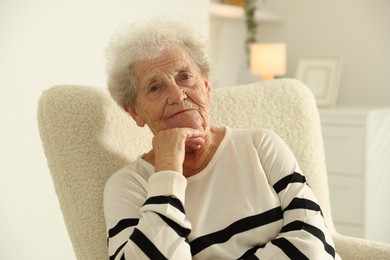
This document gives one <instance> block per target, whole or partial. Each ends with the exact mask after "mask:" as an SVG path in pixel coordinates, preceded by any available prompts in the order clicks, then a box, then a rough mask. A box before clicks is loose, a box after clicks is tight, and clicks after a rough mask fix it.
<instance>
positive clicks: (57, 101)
mask: <svg viewBox="0 0 390 260" xmlns="http://www.w3.org/2000/svg"><path fill="white" fill-rule="evenodd" d="M210 112H211V123H212V125H219V126H223V125H228V126H230V127H232V128H259V127H265V128H270V129H272V130H274V131H275V132H277V133H278V134H279V135H280V136H281V137H282V138H283V139H284V140H285V141H286V143H287V144H288V145H289V146H290V148H291V150H292V151H293V153H294V154H295V156H296V158H297V159H298V162H299V164H300V166H301V168H302V171H303V173H304V174H305V175H306V177H307V179H308V182H309V184H310V186H311V187H312V189H313V190H314V192H315V193H316V195H317V197H318V199H319V201H320V204H321V207H322V210H323V213H324V216H325V218H326V221H327V224H328V226H329V228H330V229H331V230H332V231H334V227H333V223H332V219H331V215H330V206H329V194H328V182H327V176H326V167H325V159H324V149H323V143H322V134H321V127H320V121H319V115H318V110H317V107H316V103H315V100H314V97H313V95H312V94H311V92H310V90H309V89H308V88H307V87H306V86H304V85H303V84H302V83H301V82H299V81H296V80H291V79H278V80H273V81H267V82H261V83H260V82H259V83H254V84H249V85H242V86H234V87H227V88H220V89H215V90H212V101H211V105H210ZM38 124H39V130H40V135H41V139H42V143H43V147H44V151H45V154H46V158H47V162H48V166H49V170H50V173H51V175H52V179H53V183H54V186H55V190H56V193H57V196H58V199H59V203H60V207H61V210H62V213H63V216H64V220H65V224H66V226H67V229H68V233H69V236H70V238H71V241H72V244H73V248H74V250H75V253H76V256H77V258H78V259H93V260H95V259H106V258H107V257H108V256H107V249H106V231H105V222H104V217H103V208H102V197H103V188H104V185H105V182H106V180H107V179H108V178H109V176H110V175H111V174H113V173H114V172H115V171H116V170H118V169H120V168H122V167H123V166H124V165H126V164H127V163H129V162H131V161H132V160H134V159H136V157H137V156H138V155H140V154H142V153H144V152H146V151H148V150H149V149H150V148H151V138H152V134H151V133H150V131H149V130H148V129H147V128H139V127H137V126H136V124H135V123H134V122H133V120H132V119H131V118H130V117H129V116H128V115H127V114H126V113H125V112H124V111H123V110H122V109H121V108H119V107H118V106H117V104H116V103H115V102H114V101H113V100H112V99H111V97H110V96H109V94H108V92H107V91H106V90H105V89H102V88H96V87H86V86H70V85H67V86H66V85H64V86H56V87H52V88H50V89H48V90H46V91H45V92H44V93H43V94H42V96H41V98H40V100H39V106H38Z"/></svg>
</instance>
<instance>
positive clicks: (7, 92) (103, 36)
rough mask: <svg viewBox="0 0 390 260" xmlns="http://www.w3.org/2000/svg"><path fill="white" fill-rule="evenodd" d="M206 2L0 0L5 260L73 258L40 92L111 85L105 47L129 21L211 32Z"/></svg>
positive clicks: (0, 254)
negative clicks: (43, 130) (45, 143)
mask: <svg viewBox="0 0 390 260" xmlns="http://www.w3.org/2000/svg"><path fill="white" fill-rule="evenodd" d="M207 3H208V1H207V0H202V1H199V0H184V1H183V0H164V1H160V0H144V1H134V0H127V1H124V0H111V1H108V0H106V1H96V0H95V1H92V0H83V1H78V0H67V1H62V0H34V1H29V0H2V1H0V57H1V58H0V88H1V94H0V107H1V109H0V118H1V128H0V132H1V134H0V158H1V159H0V160H1V163H0V212H1V213H0V230H1V236H0V259H40V260H41V259H64V260H65V259H66V260H69V259H74V258H75V257H74V253H73V249H72V247H71V244H70V241H69V239H68V236H67V233H66V229H65V226H64V223H63V219H62V215H61V212H60V209H59V205H58V202H57V198H56V195H55V192H54V189H53V184H52V182H51V177H50V174H49V171H48V168H47V164H46V159H45V157H44V154H43V150H42V146H41V143H40V138H39V134H38V129H37V122H36V111H37V102H38V99H39V96H40V94H41V92H42V91H43V90H44V89H47V88H48V87H50V86H52V85H55V84H64V83H65V84H87V85H96V86H101V87H104V86H105V73H104V55H103V49H104V46H105V45H106V42H107V40H108V38H109V36H110V35H111V33H112V32H113V30H115V28H117V27H118V26H119V25H120V24H121V23H123V22H125V21H133V20H138V19H144V18H145V17H149V16H151V15H161V14H168V15H174V16H177V17H181V18H183V19H184V20H187V21H188V22H189V23H190V24H193V25H194V26H195V27H196V28H197V29H198V30H199V31H200V32H202V33H204V34H205V35H206V34H207V33H208V13H207Z"/></svg>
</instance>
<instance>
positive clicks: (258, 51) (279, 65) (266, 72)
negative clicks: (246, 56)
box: [250, 43, 287, 80]
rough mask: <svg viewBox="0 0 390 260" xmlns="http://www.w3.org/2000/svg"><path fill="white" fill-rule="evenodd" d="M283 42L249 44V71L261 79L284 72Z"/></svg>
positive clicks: (284, 50) (284, 48) (267, 78)
mask: <svg viewBox="0 0 390 260" xmlns="http://www.w3.org/2000/svg"><path fill="white" fill-rule="evenodd" d="M286 49H287V48H286V44H285V43H254V44H251V46H250V66H251V72H252V74H255V75H260V76H261V79H262V80H270V79H274V77H275V76H282V75H284V74H286V52H287V51H286Z"/></svg>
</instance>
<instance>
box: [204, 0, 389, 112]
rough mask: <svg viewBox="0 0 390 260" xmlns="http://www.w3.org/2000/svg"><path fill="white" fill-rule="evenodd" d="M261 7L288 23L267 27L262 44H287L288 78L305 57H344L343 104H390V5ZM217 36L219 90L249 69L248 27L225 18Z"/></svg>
mask: <svg viewBox="0 0 390 260" xmlns="http://www.w3.org/2000/svg"><path fill="white" fill-rule="evenodd" d="M258 2H259V5H260V7H261V8H263V9H265V10H270V11H275V12H277V13H279V14H280V15H281V16H282V18H283V19H284V21H283V22H281V23H266V22H262V23H261V24H260V28H259V35H258V40H259V41H261V42H278V41H283V42H286V43H287V51H288V67H287V75H286V76H288V77H294V75H295V70H296V65H297V63H298V60H299V59H300V58H303V57H324V56H336V55H340V56H342V57H343V59H344V66H343V71H342V77H341V83H340V90H339V98H338V105H381V106H389V105H390V76H389V74H390V47H389V46H390V33H389V26H390V15H389V13H390V1H388V0H370V1H367V0H343V1H339V0H328V1H320V0H314V1H313V0H295V1H290V0H268V1H263V0H259V1H258ZM221 22H222V24H221ZM216 34H217V35H218V37H215V40H213V45H214V49H215V50H218V57H217V58H216V60H217V62H216V65H217V68H216V77H217V79H216V82H217V83H218V86H225V85H232V84H236V83H237V81H238V80H239V75H238V74H237V71H238V69H239V68H242V67H243V66H244V64H245V63H244V60H243V59H242V55H243V54H244V51H243V42H244V39H245V26H244V23H243V21H239V20H226V19H224V20H223V21H221V19H220V22H219V23H214V25H213V26H212V27H211V36H213V35H216ZM220 35H222V37H219V36H220ZM222 49H223V51H224V52H223V53H222ZM222 68H223V69H222Z"/></svg>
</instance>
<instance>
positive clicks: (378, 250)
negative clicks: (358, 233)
mask: <svg viewBox="0 0 390 260" xmlns="http://www.w3.org/2000/svg"><path fill="white" fill-rule="evenodd" d="M333 240H334V243H335V246H336V251H337V253H338V254H339V255H340V256H341V258H342V259H343V260H348V259H353V260H359V259H362V260H368V259H376V260H377V259H382V260H385V259H390V244H386V243H382V242H376V241H372V240H368V239H362V238H355V237H350V236H344V235H341V234H338V233H334V234H333Z"/></svg>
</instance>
